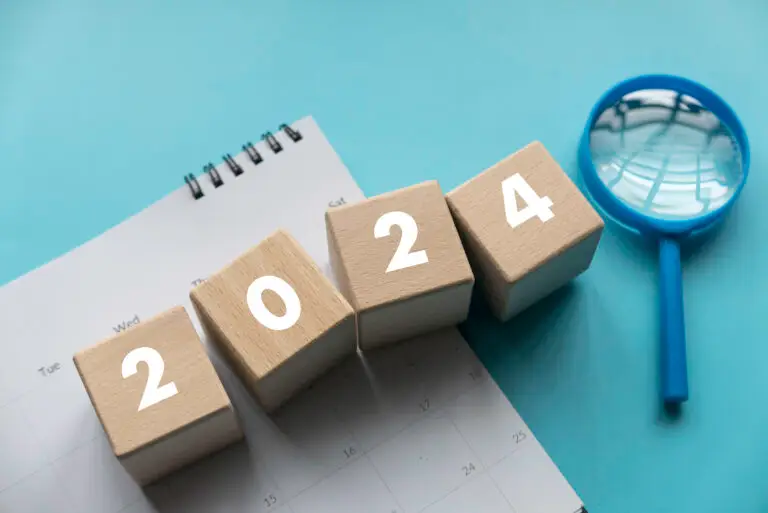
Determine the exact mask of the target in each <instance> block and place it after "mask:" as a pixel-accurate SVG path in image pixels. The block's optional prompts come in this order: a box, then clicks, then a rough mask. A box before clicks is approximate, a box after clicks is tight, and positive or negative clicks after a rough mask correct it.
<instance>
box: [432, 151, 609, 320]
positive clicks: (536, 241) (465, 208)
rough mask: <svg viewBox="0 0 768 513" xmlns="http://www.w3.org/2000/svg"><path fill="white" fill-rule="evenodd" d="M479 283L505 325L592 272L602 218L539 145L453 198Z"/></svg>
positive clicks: (450, 198)
mask: <svg viewBox="0 0 768 513" xmlns="http://www.w3.org/2000/svg"><path fill="white" fill-rule="evenodd" d="M446 199H447V200H448V205H449V207H450V209H451V212H452V214H453V216H454V219H455V220H456V225H457V227H458V229H459V232H460V233H461V237H462V240H463V241H464V245H465V247H466V249H467V253H468V254H469V256H470V261H472V265H473V268H474V269H475V272H476V274H477V275H478V282H479V283H480V285H481V287H482V288H483V290H484V292H485V295H486V298H487V301H488V303H489V306H490V307H491V309H492V310H493V312H494V314H495V315H496V317H498V318H499V319H500V320H502V321H505V320H507V319H509V318H510V317H512V316H514V315H515V314H517V313H519V312H520V311H522V310H524V309H525V308H527V307H528V306H530V305H531V304H533V303H535V302H536V301H538V300H539V299H541V298H543V297H544V296H546V295H548V294H550V293H551V292H553V291H554V290H555V289H557V288H559V287H561V286H562V285H564V284H566V283H567V282H569V281H570V280H571V279H572V278H574V277H576V276H577V275H579V274H580V273H581V272H583V271H584V270H586V269H587V268H588V267H589V265H590V263H591V261H592V257H593V255H594V253H595V249H596V248H597V244H598V242H599V240H600V235H601V233H602V231H603V221H602V219H601V218H600V216H599V215H598V214H597V212H596V211H595V210H594V209H593V208H592V206H591V205H590V204H589V202H588V201H587V200H586V198H585V197H584V196H583V195H582V194H581V192H580V191H579V190H578V188H577V187H576V186H575V185H574V184H573V182H571V180H570V179H569V178H568V176H567V175H566V174H565V173H564V172H563V170H562V169H561V168H560V166H559V165H558V164H557V162H555V160H554V159H553V158H552V156H551V155H550V154H549V152H547V150H546V149H545V148H544V146H543V145H542V144H541V143H539V142H533V143H531V144H529V145H528V146H526V147H525V148H523V149H521V150H519V151H517V152H516V153H514V154H512V155H510V156H509V157H507V158H505V159H504V160H502V161H501V162H499V163H497V164H495V165H494V166H492V167H491V168H489V169H487V170H486V171H484V172H482V173H481V174H479V175H477V176H476V177H474V178H472V179H471V180H469V181H467V182H466V183H464V184H462V185H460V186H459V187H457V188H456V189H454V190H453V191H451V192H449V193H448V194H447V195H446Z"/></svg>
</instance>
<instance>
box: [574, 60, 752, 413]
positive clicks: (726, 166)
mask: <svg viewBox="0 0 768 513" xmlns="http://www.w3.org/2000/svg"><path fill="white" fill-rule="evenodd" d="M579 166H580V168H581V172H582V176H583V182H584V185H585V186H586V188H587V192H588V194H589V195H590V196H591V197H592V200H593V202H594V203H596V204H597V206H598V208H599V209H600V210H601V211H602V212H603V213H604V214H605V215H607V216H608V217H609V218H611V219H612V220H613V221H615V222H616V223H618V224H619V225H621V226H623V227H624V228H626V229H628V230H631V231H633V232H635V233H639V234H641V235H644V236H650V237H652V238H653V239H654V240H657V241H658V244H659V266H660V272H659V276H660V283H659V285H660V288H661V290H660V292H661V293H660V297H661V305H660V307H661V323H660V324H661V390H662V396H663V399H664V402H665V403H668V404H669V403H671V404H674V403H681V402H684V401H686V400H687V399H688V378H687V364H686V351H685V323H684V317H683V289H682V272H681V264H680V244H681V242H682V241H683V240H684V239H686V238H687V237H691V236H695V235H698V234H700V233H703V232H705V231H706V230H707V229H708V228H711V227H712V226H713V225H714V224H716V222H717V221H718V220H719V219H721V218H722V217H723V215H724V214H725V213H726V212H727V211H728V210H729V208H730V207H731V206H732V205H733V203H734V202H735V201H736V199H737V198H738V196H739V194H740V193H741V190H742V188H743V187H744V183H745V182H746V179H747V173H748V170H749V142H748V140H747V135H746V133H745V131H744V128H743V126H742V125H741V122H740V121H739V119H738V118H737V117H736V114H735V113H734V112H733V110H731V108H730V107H729V106H728V104H727V103H726V102H725V101H724V100H723V99H722V98H720V97H719V96H718V95H717V94H715V93H714V92H712V91H711V90H709V89H707V88H706V87H704V86H703V85H701V84H698V83H696V82H693V81H691V80H688V79H685V78H681V77H676V76H671V75H643V76H639V77H635V78H631V79H628V80H625V81H623V82H620V83H619V84H617V85H616V86H614V87H613V88H612V89H610V90H609V91H608V92H606V93H605V94H604V95H603V96H602V98H600V100H599V101H598V102H597V104H596V105H595V107H594V108H593V109H592V112H591V113H590V115H589V119H588V120H587V124H586V127H585V128H584V133H583V135H582V138H581V143H580V146H579Z"/></svg>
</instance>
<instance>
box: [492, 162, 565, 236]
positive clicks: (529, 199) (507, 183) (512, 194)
mask: <svg viewBox="0 0 768 513" xmlns="http://www.w3.org/2000/svg"><path fill="white" fill-rule="evenodd" d="M501 194H502V196H503V197H504V212H505V213H506V215H507V222H508V223H509V226H511V227H512V228H516V227H518V226H520V225H521V224H523V223H524V222H526V221H528V220H529V219H533V218H534V217H538V218H539V219H540V220H541V222H543V223H545V222H547V221H549V220H550V219H552V218H553V217H555V214H553V213H552V211H551V210H550V208H549V207H551V206H552V200H551V199H549V196H544V197H543V198H540V197H539V195H538V194H536V191H534V190H533V189H532V188H531V186H530V185H528V182H526V181H525V178H523V177H522V176H520V174H518V173H515V174H514V175H512V176H510V177H509V178H507V179H505V180H504V181H503V182H501ZM517 195H519V196H520V197H521V198H522V199H523V201H525V203H526V206H525V208H523V209H522V210H519V209H518V208H517Z"/></svg>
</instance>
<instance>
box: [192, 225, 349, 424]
mask: <svg viewBox="0 0 768 513" xmlns="http://www.w3.org/2000/svg"><path fill="white" fill-rule="evenodd" d="M190 297H191V299H192V303H193V305H194V306H195V309H196V310H197V312H198V313H199V315H200V319H201V321H202V323H203V326H204V328H205V330H206V332H207V333H208V334H209V335H210V338H211V340H212V341H213V342H214V343H215V344H216V345H217V346H218V347H219V348H220V350H221V352H222V353H223V355H224V356H225V357H226V358H227V360H228V361H229V363H230V365H231V366H232V368H233V369H234V370H235V372H236V373H237V374H238V375H239V376H240V379H241V380H242V381H243V382H244V383H245V384H246V386H247V387H248V388H249V389H250V391H251V392H252V393H253V395H254V396H255V397H256V399H257V400H258V401H259V403H260V404H261V405H262V407H263V408H264V409H265V410H266V411H268V412H269V411H272V410H274V409H276V408H277V407H279V406H280V405H281V404H283V403H284V402H285V401H287V400H288V399H289V398H290V397H291V396H292V395H294V394H295V393H296V392H298V391H299V390H301V389H302V388H304V387H305V386H307V385H309V384H310V383H311V382H312V380H313V379H315V378H317V377H318V376H320V375H321V374H323V373H325V372H326V371H327V370H328V369H329V368H330V367H332V366H333V365H334V364H335V363H336V362H338V361H339V360H341V359H342V358H343V357H345V356H347V355H349V354H352V353H354V352H355V350H356V341H355V324H354V311H353V310H352V307H351V306H350V305H349V303H347V301H346V300H345V299H344V297H343V296H342V295H341V294H340V293H339V292H338V291H337V290H336V289H335V288H334V286H333V284H332V283H331V282H330V281H329V280H328V278H327V277H326V276H325V275H323V273H322V271H320V269H319V268H318V267H317V265H316V264H315V263H314V262H313V261H312V259H311V257H310V256H309V255H308V254H307V253H306V252H305V251H304V250H303V249H302V248H301V246H300V245H299V244H298V242H296V241H295V240H294V239H293V237H291V236H290V235H289V234H287V233H286V232H284V231H277V232H275V233H274V234H272V235H270V236H269V237H267V238H266V239H264V240H263V241H262V242H261V243H259V244H258V245H257V246H255V247H253V248H252V249H250V250H249V251H247V252H246V253H244V254H243V255H241V256H240V257H239V258H237V259H236V260H235V261H233V262H232V263H231V264H229V265H228V266H226V267H225V268H224V269H222V270H220V271H219V272H217V273H216V274H214V275H213V276H210V277H209V278H208V279H207V280H206V281H205V282H204V283H202V284H200V285H198V286H197V287H195V288H194V289H193V290H192V292H191V294H190Z"/></svg>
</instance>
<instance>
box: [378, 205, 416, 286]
mask: <svg viewBox="0 0 768 513" xmlns="http://www.w3.org/2000/svg"><path fill="white" fill-rule="evenodd" d="M394 225H397V226H399V227H400V233H401V235H400V244H398V245H397V249H396V250H395V254H394V255H392V260H390V261H389V265H388V266H387V270H386V271H385V272H387V273H388V272H391V271H397V270H399V269H405V268H407V267H413V266H415V265H421V264H426V263H427V262H429V259H428V258H427V252H426V251H425V250H423V249H422V250H420V251H415V252H413V253H411V252H410V251H411V248H412V247H413V245H414V244H415V243H416V237H417V236H418V235H419V227H418V226H416V221H414V220H413V217H411V216H410V215H408V214H406V213H405V212H387V213H386V214H384V215H383V216H381V217H380V218H379V219H378V221H376V225H375V226H374V227H373V236H374V237H376V238H377V239H381V238H382V237H388V236H389V234H390V230H391V229H392V226H394Z"/></svg>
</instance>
